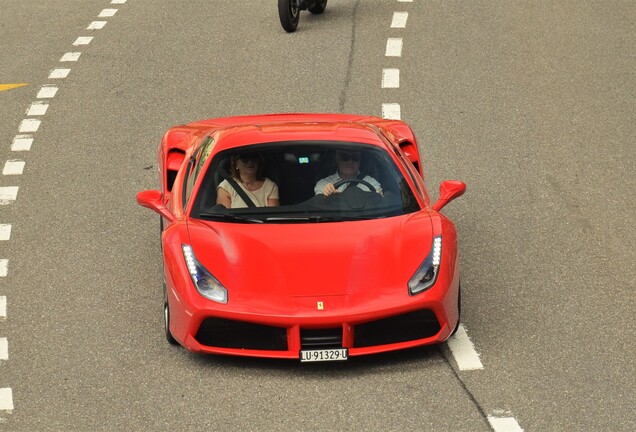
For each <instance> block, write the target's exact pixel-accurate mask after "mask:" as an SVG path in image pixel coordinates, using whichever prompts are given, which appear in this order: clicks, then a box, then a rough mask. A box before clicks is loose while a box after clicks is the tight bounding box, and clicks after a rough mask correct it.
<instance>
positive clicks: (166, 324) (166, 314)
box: [163, 281, 179, 345]
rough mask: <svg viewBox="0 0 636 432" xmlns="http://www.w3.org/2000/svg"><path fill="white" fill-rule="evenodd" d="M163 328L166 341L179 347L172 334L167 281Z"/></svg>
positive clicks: (164, 295) (164, 292)
mask: <svg viewBox="0 0 636 432" xmlns="http://www.w3.org/2000/svg"><path fill="white" fill-rule="evenodd" d="M163 326H164V329H165V332H166V340H167V341H168V343H169V344H170V345H178V344H179V342H177V340H176V339H175V338H174V337H173V336H172V333H170V303H168V290H167V289H166V281H164V282H163Z"/></svg>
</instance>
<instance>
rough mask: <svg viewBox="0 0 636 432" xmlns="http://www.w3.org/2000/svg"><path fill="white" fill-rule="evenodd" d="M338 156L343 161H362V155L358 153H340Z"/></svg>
mask: <svg viewBox="0 0 636 432" xmlns="http://www.w3.org/2000/svg"><path fill="white" fill-rule="evenodd" d="M338 158H339V159H340V160H341V161H342V162H349V161H353V162H360V155H359V154H357V153H353V154H351V153H338Z"/></svg>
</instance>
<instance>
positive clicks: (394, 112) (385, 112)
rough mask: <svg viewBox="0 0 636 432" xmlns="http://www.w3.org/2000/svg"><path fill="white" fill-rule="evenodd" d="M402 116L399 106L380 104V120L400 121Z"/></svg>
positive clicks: (395, 104)
mask: <svg viewBox="0 0 636 432" xmlns="http://www.w3.org/2000/svg"><path fill="white" fill-rule="evenodd" d="M401 117H402V114H401V112H400V104H397V103H385V104H382V118H385V119H390V120H400V119H401Z"/></svg>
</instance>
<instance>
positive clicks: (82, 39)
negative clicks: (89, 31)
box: [73, 36, 93, 46]
mask: <svg viewBox="0 0 636 432" xmlns="http://www.w3.org/2000/svg"><path fill="white" fill-rule="evenodd" d="M92 40H93V36H80V37H78V38H77V39H75V42H73V46H79V45H88V44H89V43H91V41H92Z"/></svg>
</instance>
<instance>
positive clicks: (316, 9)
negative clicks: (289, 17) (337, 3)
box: [309, 0, 327, 14]
mask: <svg viewBox="0 0 636 432" xmlns="http://www.w3.org/2000/svg"><path fill="white" fill-rule="evenodd" d="M326 7H327V0H318V1H317V2H316V4H315V5H314V6H312V7H310V8H309V12H311V13H312V14H321V13H323V12H324V11H325V8H326Z"/></svg>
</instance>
